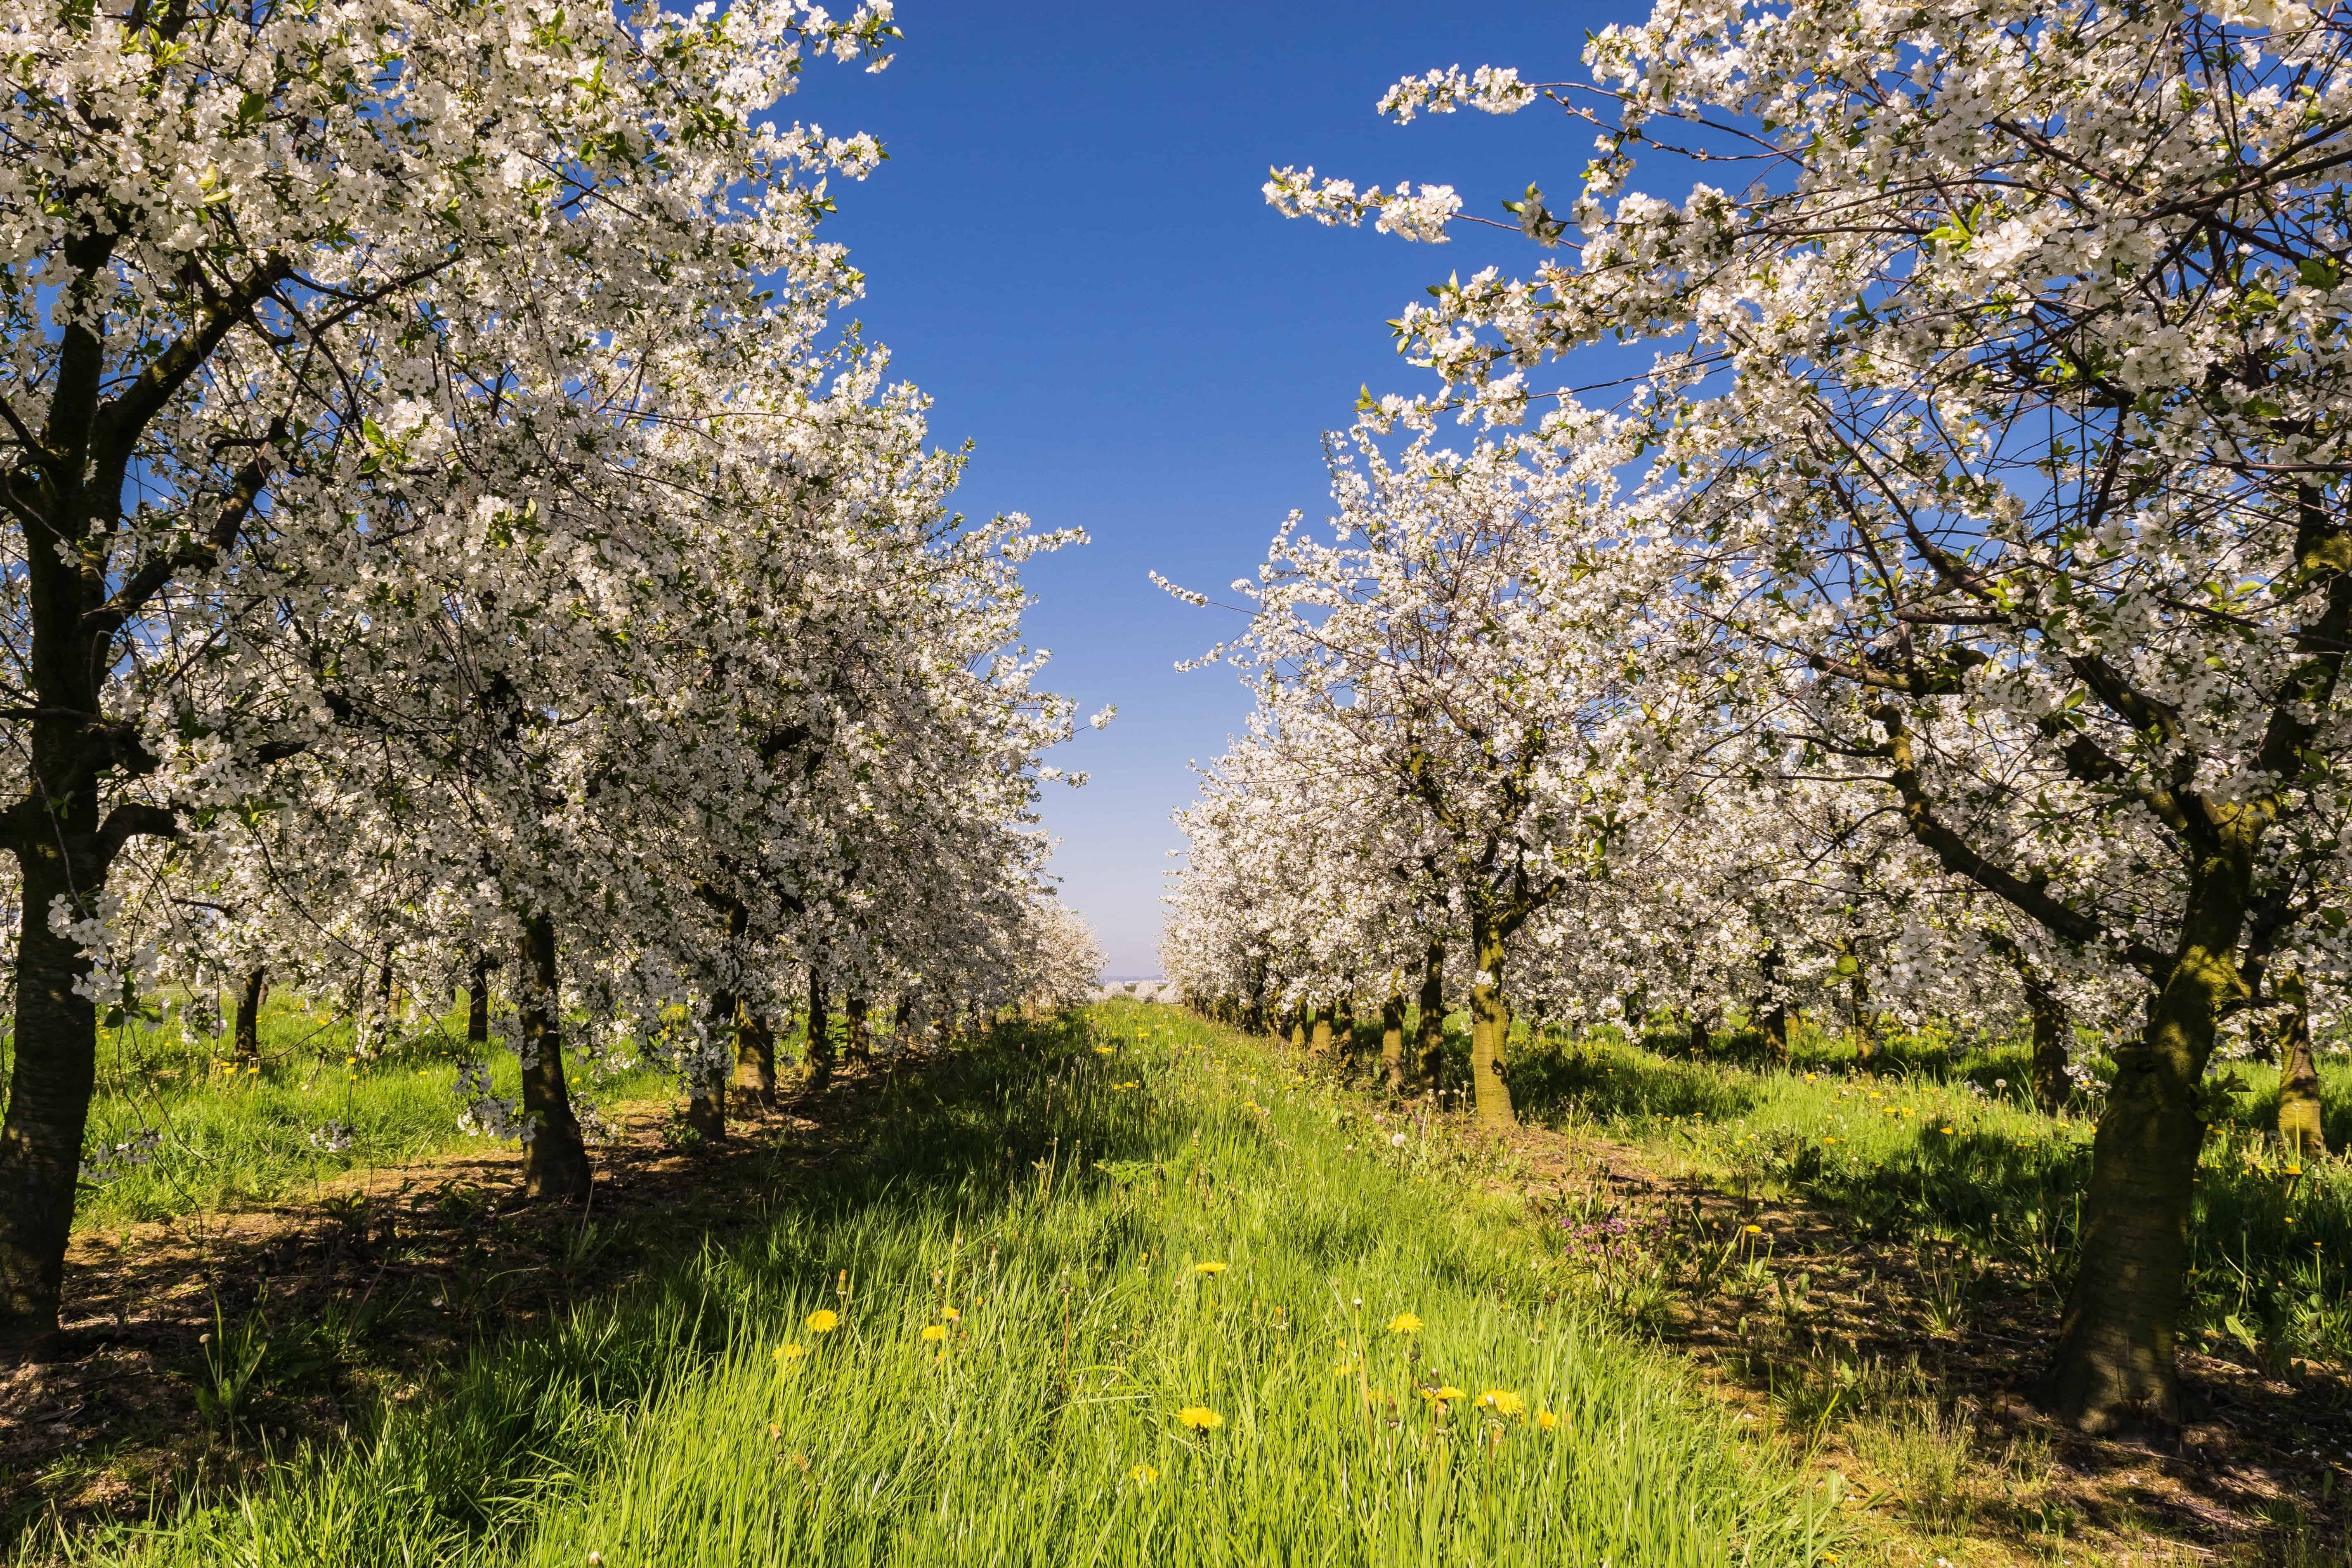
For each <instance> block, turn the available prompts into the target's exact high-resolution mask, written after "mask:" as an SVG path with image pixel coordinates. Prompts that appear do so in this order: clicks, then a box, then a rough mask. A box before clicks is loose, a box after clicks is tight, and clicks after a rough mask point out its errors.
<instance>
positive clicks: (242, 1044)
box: [236, 964, 269, 1062]
mask: <svg viewBox="0 0 2352 1568" xmlns="http://www.w3.org/2000/svg"><path fill="white" fill-rule="evenodd" d="M268 994H269V973H268V971H267V970H265V969H263V968H262V967H261V965H259V964H255V965H254V966H253V969H252V971H251V973H247V975H246V977H245V988H244V990H243V992H242V993H240V994H239V995H238V996H237V999H236V1059H237V1060H238V1061H240V1062H257V1061H259V1060H260V1059H261V1004H262V1000H263V998H265V997H266V996H268Z"/></svg>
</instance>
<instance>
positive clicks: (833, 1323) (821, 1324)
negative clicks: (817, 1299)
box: [808, 1307, 841, 1334]
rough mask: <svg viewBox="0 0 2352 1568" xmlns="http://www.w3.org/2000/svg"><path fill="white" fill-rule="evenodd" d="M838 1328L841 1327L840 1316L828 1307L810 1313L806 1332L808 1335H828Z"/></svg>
mask: <svg viewBox="0 0 2352 1568" xmlns="http://www.w3.org/2000/svg"><path fill="white" fill-rule="evenodd" d="M839 1327H841V1314H840V1313H838V1312H835V1310H833V1309H831V1308H830V1307H819V1308H818V1309H817V1310H815V1311H814V1312H811V1313H810V1314H809V1315H808V1331H809V1332H810V1333H813V1334H829V1333H831V1332H833V1331H834V1330H835V1329H837V1328H839Z"/></svg>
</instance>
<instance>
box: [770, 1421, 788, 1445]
mask: <svg viewBox="0 0 2352 1568" xmlns="http://www.w3.org/2000/svg"><path fill="white" fill-rule="evenodd" d="M783 1435H784V1429H783V1427H782V1426H780V1425H778V1424H777V1423H776V1422H773V1421H771V1422H769V1423H768V1436H769V1438H770V1440H771V1441H772V1440H774V1439H775V1438H778V1437H781V1436H783Z"/></svg>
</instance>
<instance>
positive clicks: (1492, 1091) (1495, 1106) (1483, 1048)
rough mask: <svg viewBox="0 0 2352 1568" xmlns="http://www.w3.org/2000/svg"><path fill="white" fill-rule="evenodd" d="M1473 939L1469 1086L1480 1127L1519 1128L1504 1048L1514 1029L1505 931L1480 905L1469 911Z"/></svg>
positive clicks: (1471, 937)
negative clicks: (1506, 992)
mask: <svg viewBox="0 0 2352 1568" xmlns="http://www.w3.org/2000/svg"><path fill="white" fill-rule="evenodd" d="M1470 943H1471V948H1472V951H1474V952H1475V953H1476V954H1477V955H1478V973H1477V974H1476V976H1475V980H1474V983H1473V984H1472V985H1471V987H1470V1085H1471V1089H1472V1093H1473V1097H1474V1099H1475V1103H1476V1105H1477V1110H1478V1125H1479V1126H1480V1127H1482V1128H1486V1129H1489V1130H1492V1131H1501V1130H1503V1129H1505V1128H1510V1127H1516V1126H1517V1125H1518V1120H1519V1119H1518V1117H1517V1115H1516V1114H1515V1113H1514V1112H1513V1111H1512V1110H1511V1090H1510V1086H1509V1085H1507V1084H1506V1083H1505V1082H1504V1081H1503V1065H1504V1062H1503V1058H1504V1054H1505V1053H1504V1047H1505V1045H1506V1042H1507V1040H1508V1038H1509V1034H1510V1027H1511V1014H1510V1009H1509V1008H1508V1007H1507V1006H1506V1005H1504V1002H1503V935H1502V932H1500V931H1497V930H1496V929H1495V925H1494V922H1493V921H1491V920H1489V919H1488V918H1487V917H1486V915H1484V914H1482V913H1480V912H1479V911H1478V910H1475V909H1474V910H1472V911H1471V915H1470Z"/></svg>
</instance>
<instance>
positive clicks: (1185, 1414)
mask: <svg viewBox="0 0 2352 1568" xmlns="http://www.w3.org/2000/svg"><path fill="white" fill-rule="evenodd" d="M1176 1419H1177V1420H1178V1421H1181V1422H1182V1423H1183V1424H1184V1425H1185V1426H1190V1427H1191V1428H1192V1430H1193V1431H1195V1432H1213V1431H1215V1430H1216V1429H1217V1428H1218V1427H1220V1426H1223V1425H1224V1424H1225V1418H1224V1417H1223V1416H1222V1415H1218V1414H1217V1413H1216V1412H1215V1411H1213V1410H1212V1409H1210V1408H1209V1407H1208V1406H1207V1405H1186V1406H1184V1408H1183V1409H1181V1410H1179V1411H1178V1412H1176Z"/></svg>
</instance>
